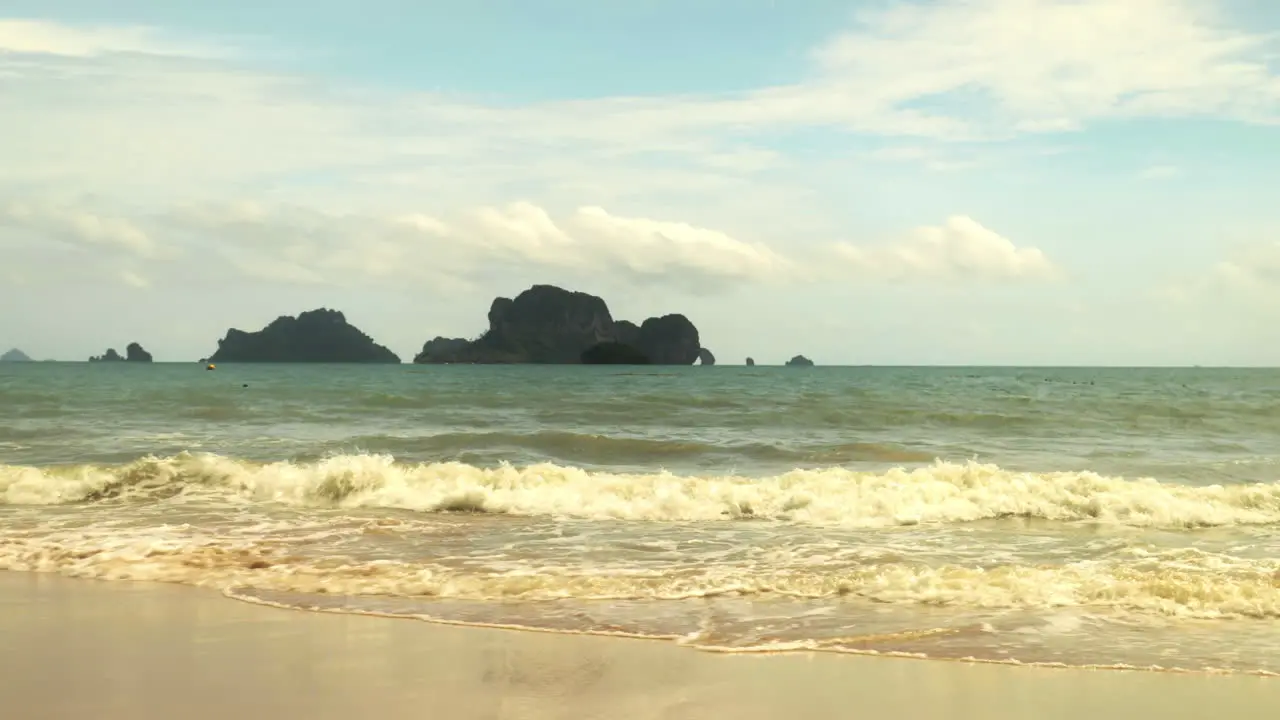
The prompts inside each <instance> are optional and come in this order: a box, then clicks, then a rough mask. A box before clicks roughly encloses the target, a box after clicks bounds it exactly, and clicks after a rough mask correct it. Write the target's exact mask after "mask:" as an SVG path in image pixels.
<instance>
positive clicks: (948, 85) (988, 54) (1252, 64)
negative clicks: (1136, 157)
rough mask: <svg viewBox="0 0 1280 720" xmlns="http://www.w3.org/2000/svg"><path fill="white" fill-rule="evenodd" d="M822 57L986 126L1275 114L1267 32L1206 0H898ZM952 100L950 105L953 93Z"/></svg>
mask: <svg viewBox="0 0 1280 720" xmlns="http://www.w3.org/2000/svg"><path fill="white" fill-rule="evenodd" d="M860 19H861V22H860V27H859V28H857V29H856V30H854V31H853V32H850V33H847V34H845V35H843V36H840V37H838V38H836V39H835V40H833V41H832V42H830V43H828V44H826V45H825V46H824V47H822V48H821V49H820V50H818V52H817V58H818V59H819V61H820V62H821V64H822V67H823V68H824V69H825V72H826V73H827V74H828V75H829V76H830V77H833V78H839V79H840V80H841V81H842V82H843V83H845V84H846V86H847V87H850V88H857V89H858V90H859V91H861V92H862V93H864V94H865V93H870V94H871V96H872V100H873V102H874V104H875V105H877V106H879V107H881V108H893V107H901V106H904V105H907V104H909V103H911V102H913V101H917V100H922V99H930V100H933V101H935V103H934V104H935V105H940V106H941V107H943V108H946V110H937V111H935V112H938V113H943V112H947V111H949V112H950V114H952V116H954V117H963V118H966V119H967V120H969V121H970V122H976V123H978V124H979V126H986V127H987V128H988V129H991V130H997V131H999V130H1021V131H1026V132H1053V131H1061V130H1071V129H1075V128H1079V127H1080V126H1081V125H1083V124H1084V123H1087V122H1089V121H1092V120H1096V119H1100V118H1107V117H1117V116H1219V117H1229V118H1233V119H1237V120H1246V121H1275V120H1276V119H1277V116H1278V115H1280V83H1278V82H1277V77H1276V73H1275V71H1273V70H1271V69H1270V68H1269V65H1268V62H1269V60H1270V58H1271V57H1272V55H1273V52H1274V49H1275V40H1274V38H1273V37H1272V36H1270V35H1266V34H1262V33H1250V32H1247V31H1245V30H1243V29H1236V28H1232V27H1230V26H1229V25H1228V24H1227V23H1226V21H1225V18H1223V17H1221V14H1220V13H1219V12H1217V8H1216V7H1215V5H1214V4H1212V3H1208V2H1203V1H1201V0H1125V1H1124V2H1116V1H1115V0H956V1H950V2H947V1H943V2H929V3H895V4H893V5H891V6H890V7H889V8H888V9H885V10H882V11H877V12H872V13H866V14H864V15H862V16H861V18H860ZM948 95H953V96H954V97H951V98H949V99H950V100H951V101H952V102H951V104H950V105H948V104H947V102H946V101H947V99H948V98H947V96H948Z"/></svg>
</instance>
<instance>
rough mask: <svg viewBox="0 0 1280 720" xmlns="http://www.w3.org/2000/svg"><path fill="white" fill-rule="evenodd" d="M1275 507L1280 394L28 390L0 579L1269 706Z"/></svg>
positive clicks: (1053, 374) (25, 378)
mask: <svg viewBox="0 0 1280 720" xmlns="http://www.w3.org/2000/svg"><path fill="white" fill-rule="evenodd" d="M1278 479H1280V370H1269V369H1086V368H1079V369H1052V368H888V367H884V368H881V367H814V368H788V367H763V366H757V367H730V366H713V367H698V366H693V367H630V368H623V367H618V366H614V367H605V366H471V365H451V366H414V365H401V366H364V365H345V366H342V365H267V364H263V365H253V364H245V365H232V364H225V365H220V366H218V368H217V369H216V370H214V371H208V370H206V369H205V367H204V366H203V365H199V364H196V363H182V364H165V363H157V364H134V363H94V364H88V363H12V364H3V365H0V569H3V570H10V571H29V572H43V573H59V574H62V575H67V576H73V577H81V578H95V579H99V580H106V581H149V582H165V583H179V584H184V585H190V586H197V587H203V588H211V589H213V590H216V591H218V592H221V593H223V594H225V595H226V596H227V597H228V598H230V599H233V600H239V601H247V602H253V603H260V604H265V605H271V606H275V607H279V608H285V609H292V610H294V611H325V612H348V613H368V614H377V615H390V616H399V617H405V618H418V619H421V620H427V621H434V622H445V623H457V624H473V625H482V626H495V627H510V628H521V629H528V630H541V631H551V632H562V633H594V634H609V635H623V636H633V637H639V638H652V639H655V640H658V641H664V642H672V643H678V644H680V645H683V646H686V647H688V648H689V649H690V651H697V650H702V651H710V652H722V653H761V652H770V653H777V652H813V651H822V652H836V653H854V654H863V655H877V654H878V655H895V656H907V657H918V658H928V659H935V660H960V661H969V662H998V663H1009V664H1025V665H1051V666H1086V667H1095V668H1126V669H1148V670H1164V671H1192V672H1219V673H1249V674H1256V675H1274V674H1276V673H1280V484H1278V483H1277V480H1278ZM228 601H229V602H230V601H231V600H228Z"/></svg>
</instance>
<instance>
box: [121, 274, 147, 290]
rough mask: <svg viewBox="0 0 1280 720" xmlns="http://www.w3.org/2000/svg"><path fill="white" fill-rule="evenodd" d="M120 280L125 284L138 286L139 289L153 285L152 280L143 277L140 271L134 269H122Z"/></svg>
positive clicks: (133, 286)
mask: <svg viewBox="0 0 1280 720" xmlns="http://www.w3.org/2000/svg"><path fill="white" fill-rule="evenodd" d="M120 282H123V283H124V284H125V285H128V286H129V287H132V288H137V289H139V290H143V289H146V288H149V287H151V281H149V280H147V279H146V278H144V277H142V276H141V275H139V274H138V273H136V272H133V271H132V270H121V271H120Z"/></svg>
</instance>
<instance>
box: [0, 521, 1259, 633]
mask: <svg viewBox="0 0 1280 720" xmlns="http://www.w3.org/2000/svg"><path fill="white" fill-rule="evenodd" d="M311 539H314V537H311V538H307V537H303V538H293V539H289V540H286V539H280V538H273V539H248V538H243V537H240V536H230V535H228V534H226V533H220V532H214V531H213V530H210V529H204V530H201V529H198V528H193V527H190V526H159V527H138V528H128V527H117V526H101V525H99V526H91V527H82V528H77V529H66V530H59V531H52V532H49V531H44V532H41V531H33V532H11V531H4V532H0V569H4V570H25V571H43V572H58V573H62V574H66V575H71V576H77V577H88V578H97V579H106V580H146V581H161V582H176V583H184V584H191V585H199V586H207V587H216V588H220V589H227V588H230V587H239V586H244V587H251V588H257V589H263V590H274V591H284V592H300V593H323V594H340V595H394V596H414V597H423V598H454V599H464V600H477V601H481V600H498V601H505V600H526V601H527V600H557V599H579V600H682V599H692V598H710V597H722V596H748V597H769V596H773V597H778V598H802V599H823V598H826V599H836V598H845V599H857V598H861V599H865V600H873V601H876V602H879V603H892V604H898V605H930V606H950V607H956V608H971V609H974V608H984V609H1018V608H1024V609H1052V608H1068V607H1085V608H1095V609H1099V608H1105V609H1113V610H1124V611H1132V612H1137V613H1141V614H1147V615H1154V616H1164V617H1187V618H1203V619H1214V618H1227V617H1252V618H1280V560H1256V559H1255V560H1250V559H1243V558H1236V557H1232V556H1227V555H1220V554H1214V553H1206V552H1203V551H1198V550H1193V549H1184V550H1169V551H1161V552H1150V551H1141V550H1136V549H1135V550H1130V551H1126V552H1123V553H1119V554H1116V555H1114V556H1112V557H1109V558H1107V559H1106V560H1084V561H1075V562H1068V563H1063V564H1054V565H1015V564H1009V565H996V566H989V567H983V566H969V565H960V564H940V565H930V564H926V563H919V562H909V561H900V562H881V563H871V564H845V565H841V566H837V567H822V566H813V565H776V564H768V563H765V564H759V563H754V562H749V561H748V562H740V563H733V564H719V565H716V564H703V565H692V566H685V567H683V568H680V569H678V570H677V569H673V568H665V567H648V568H646V567H631V568H619V567H598V566H597V565H596V564H593V563H578V564H570V565H565V564H557V563H556V562H555V561H554V560H553V559H551V558H547V559H544V560H542V561H541V562H531V563H529V565H528V566H527V567H526V568H524V569H522V570H520V571H507V572H499V571H492V570H490V571H486V570H484V569H483V568H482V567H477V566H474V565H472V566H462V567H459V566H449V565H446V564H443V563H441V562H434V561H432V560H430V559H428V560H425V561H424V560H417V559H414V560H410V559H407V558H406V559H377V560H369V559H363V560H362V559H358V558H353V557H348V556H343V555H336V554H335V555H327V554H326V555H324V556H319V557H317V556H308V555H306V554H304V552H305V548H306V547H307V545H308V543H309V542H310V540H311Z"/></svg>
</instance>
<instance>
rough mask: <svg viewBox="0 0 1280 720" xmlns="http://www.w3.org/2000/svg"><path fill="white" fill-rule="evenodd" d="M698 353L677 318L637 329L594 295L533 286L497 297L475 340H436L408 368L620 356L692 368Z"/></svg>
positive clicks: (685, 323) (691, 333) (688, 325)
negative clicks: (486, 325)
mask: <svg viewBox="0 0 1280 720" xmlns="http://www.w3.org/2000/svg"><path fill="white" fill-rule="evenodd" d="M623 346H625V347H623ZM701 349H702V348H701V346H700V345H699V339H698V329H697V328H696V327H694V325H693V323H692V322H690V321H689V319H688V318H686V317H685V316H683V315H665V316H663V317H660V318H649V319H648V320H645V321H644V323H642V324H641V325H638V326H637V325H636V324H635V323H632V322H627V321H625V320H621V321H615V320H614V319H613V316H612V315H611V314H610V312H609V306H608V305H606V304H605V301H604V300H602V299H601V298H599V297H596V296H595V295H589V294H587V293H584V292H575V291H570V290H565V289H563V288H559V287H556V286H554V285H534V286H533V287H531V288H529V289H528V290H525V291H524V292H522V293H520V294H519V295H517V296H516V297H515V298H514V299H512V298H497V299H495V300H494V301H493V304H492V305H491V306H490V307H489V329H488V330H486V331H485V333H484V334H483V335H481V336H480V337H479V338H478V339H477V340H474V341H470V342H468V341H466V340H463V339H461V338H442V337H437V338H435V339H433V340H430V341H428V342H427V343H426V344H425V345H423V347H422V352H420V353H418V355H417V356H416V357H415V358H414V362H417V363H539V364H575V363H583V362H590V363H593V364H594V363H599V362H608V363H611V364H612V363H615V362H620V360H619V359H620V358H621V359H626V361H627V364H635V363H637V362H639V359H640V358H641V357H643V358H645V359H646V363H648V362H652V363H654V364H663V365H691V364H693V362H694V361H695V360H697V359H698V354H699V352H700V351H701ZM588 351H590V352H588Z"/></svg>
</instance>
